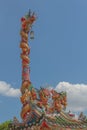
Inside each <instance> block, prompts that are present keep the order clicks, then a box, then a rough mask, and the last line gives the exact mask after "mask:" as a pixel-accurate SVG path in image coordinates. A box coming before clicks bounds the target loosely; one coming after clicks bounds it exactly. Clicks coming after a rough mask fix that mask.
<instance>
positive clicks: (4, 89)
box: [0, 81, 20, 97]
mask: <svg viewBox="0 0 87 130" xmlns="http://www.w3.org/2000/svg"><path fill="white" fill-rule="evenodd" d="M0 95H3V96H9V97H19V96H20V90H19V89H15V88H13V87H12V86H11V85H10V84H7V83H6V82H4V81H0Z"/></svg>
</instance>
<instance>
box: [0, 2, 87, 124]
mask: <svg viewBox="0 0 87 130" xmlns="http://www.w3.org/2000/svg"><path fill="white" fill-rule="evenodd" d="M29 9H31V10H32V11H35V12H36V14H37V16H38V18H37V21H36V23H35V24H34V26H33V30H34V33H35V39H34V40H33V41H31V40H30V41H29V42H30V46H31V54H30V57H31V64H30V68H31V73H30V77H31V81H32V83H33V85H34V86H35V87H37V88H39V87H40V86H44V85H51V86H53V87H54V88H55V87H56V88H58V87H59V86H68V87H69V88H71V89H70V90H72V88H75V89H74V90H72V91H73V93H74V92H75V96H76V97H77V95H76V92H77V91H78V90H79V92H78V93H79V96H78V97H79V98H78V101H77V102H79V103H80V100H81V102H82V105H83V107H84V108H81V109H80V110H83V111H84V112H85V113H86V110H87V108H86V106H87V102H86V101H85V100H84V101H83V100H82V99H85V98H86V97H87V96H86V95H87V91H86V90H87V0H83V1H82V0H55V1H54V0H35V1H34V0H24V1H21V0H15V1H12V0H8V1H6V0H0V122H4V121H5V120H9V119H12V118H13V116H17V117H18V118H19V119H20V111H21V103H20V100H19V97H18V92H19V88H20V86H21V59H20V52H21V51H20V48H19V44H20V34H19V33H20V26H21V24H20V18H21V17H22V16H23V15H25V14H26V13H27V12H28V10H29ZM68 87H66V89H67V90H68ZM2 88H3V90H2ZM61 88H62V87H61ZM13 91H15V92H17V93H16V94H17V96H16V95H15V96H12V95H11V92H13ZM82 91H83V93H81V92H82ZM69 92H70V91H68V93H69ZM73 93H72V94H73ZM13 95H14V94H13ZM80 95H81V99H80ZM82 95H83V96H84V95H85V96H84V97H82ZM71 97H72V98H70V95H69V103H70V105H71V104H73V103H74V104H75V107H74V109H73V108H72V106H70V108H71V109H72V110H79V109H77V107H76V102H75V99H74V100H73V97H74V96H71ZM70 99H72V100H70ZM70 101H71V102H70ZM83 103H84V104H83ZM78 105H79V104H78ZM80 105H81V104H80Z"/></svg>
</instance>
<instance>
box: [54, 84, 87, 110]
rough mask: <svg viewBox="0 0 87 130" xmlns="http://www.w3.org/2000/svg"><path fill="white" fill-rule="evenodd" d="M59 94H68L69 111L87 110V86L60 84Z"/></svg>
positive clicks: (57, 88) (58, 86)
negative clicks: (63, 92)
mask: <svg viewBox="0 0 87 130" xmlns="http://www.w3.org/2000/svg"><path fill="white" fill-rule="evenodd" d="M55 89H56V90H57V91H58V92H61V91H66V92H67V101H68V106H67V109H68V110H71V111H73V112H81V111H86V110H87V85H86V84H71V83H69V82H60V83H59V84H58V85H57V86H56V88H55Z"/></svg>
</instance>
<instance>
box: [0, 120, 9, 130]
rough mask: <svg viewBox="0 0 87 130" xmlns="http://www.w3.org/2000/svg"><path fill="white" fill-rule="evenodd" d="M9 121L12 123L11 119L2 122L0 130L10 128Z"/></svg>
mask: <svg viewBox="0 0 87 130" xmlns="http://www.w3.org/2000/svg"><path fill="white" fill-rule="evenodd" d="M9 123H11V121H5V122H4V123H2V124H0V130H9V128H8V125H9Z"/></svg>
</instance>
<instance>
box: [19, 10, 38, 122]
mask: <svg viewBox="0 0 87 130" xmlns="http://www.w3.org/2000/svg"><path fill="white" fill-rule="evenodd" d="M35 20H36V17H35V15H34V13H31V12H30V11H29V13H28V14H27V15H26V16H24V17H22V18H21V23H22V26H21V31H20V35H21V42H20V48H21V49H22V53H21V59H22V85H21V93H22V96H21V97H20V99H21V102H22V104H23V107H22V111H21V117H22V119H23V120H25V119H26V116H27V115H28V112H30V110H31V107H30V104H29V98H30V99H32V100H34V99H35V98H36V93H35V91H34V88H33V87H32V84H31V81H30V70H29V63H30V58H29V54H30V48H29V44H28V35H29V34H30V31H31V27H32V24H33V23H34V21H35Z"/></svg>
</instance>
